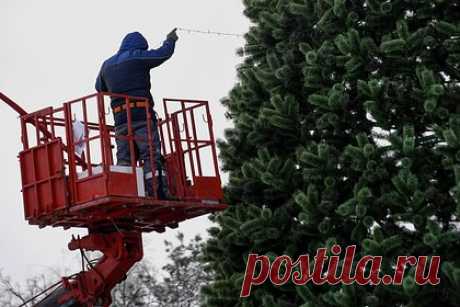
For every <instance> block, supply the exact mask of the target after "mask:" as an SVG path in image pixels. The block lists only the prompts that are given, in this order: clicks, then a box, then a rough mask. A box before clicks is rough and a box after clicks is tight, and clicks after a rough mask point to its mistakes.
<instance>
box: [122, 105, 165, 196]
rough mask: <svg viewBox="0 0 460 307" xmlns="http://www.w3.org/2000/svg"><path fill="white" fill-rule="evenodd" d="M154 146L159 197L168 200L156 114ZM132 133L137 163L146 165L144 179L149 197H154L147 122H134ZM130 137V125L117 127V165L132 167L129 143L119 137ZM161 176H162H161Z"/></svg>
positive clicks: (153, 134) (153, 124)
mask: <svg viewBox="0 0 460 307" xmlns="http://www.w3.org/2000/svg"><path fill="white" fill-rule="evenodd" d="M151 126H152V137H153V140H152V145H153V148H152V149H153V161H154V163H155V167H156V170H155V176H156V178H157V195H158V198H160V199H166V198H167V196H168V191H167V180H166V178H164V176H163V173H164V172H163V165H162V160H161V143H160V136H159V134H158V126H157V117H156V114H155V115H154V116H153V120H152V125H151ZM132 132H133V134H134V137H135V138H136V139H135V140H134V151H135V153H134V154H135V155H136V161H142V163H143V165H144V178H145V185H146V192H147V195H148V196H153V190H152V189H153V184H152V180H153V179H152V167H151V161H150V151H149V143H148V142H147V139H148V136H149V135H148V126H147V122H146V121H135V122H132ZM126 135H128V124H127V123H126V124H122V125H119V126H116V127H115V136H116V137H117V138H116V143H117V165H123V166H128V165H131V155H130V146H129V141H128V140H126V139H121V138H119V136H126ZM159 174H160V176H159Z"/></svg>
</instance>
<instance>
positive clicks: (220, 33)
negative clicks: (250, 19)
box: [177, 28, 244, 37]
mask: <svg viewBox="0 0 460 307" xmlns="http://www.w3.org/2000/svg"><path fill="white" fill-rule="evenodd" d="M177 31H181V32H187V33H200V34H207V35H216V36H233V37H244V35H243V34H238V33H223V32H215V31H209V30H208V31H204V30H195V29H187V28H177Z"/></svg>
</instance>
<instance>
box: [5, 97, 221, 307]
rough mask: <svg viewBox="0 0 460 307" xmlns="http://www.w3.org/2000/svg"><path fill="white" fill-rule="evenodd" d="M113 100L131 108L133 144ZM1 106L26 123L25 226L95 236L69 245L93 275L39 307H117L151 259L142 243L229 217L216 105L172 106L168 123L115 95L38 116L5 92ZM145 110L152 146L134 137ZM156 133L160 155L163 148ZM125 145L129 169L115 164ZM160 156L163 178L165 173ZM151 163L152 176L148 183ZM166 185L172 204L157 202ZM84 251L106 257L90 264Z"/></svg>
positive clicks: (85, 274)
mask: <svg viewBox="0 0 460 307" xmlns="http://www.w3.org/2000/svg"><path fill="white" fill-rule="evenodd" d="M114 97H115V98H117V99H124V101H125V105H124V110H125V111H124V112H127V118H128V123H127V126H128V129H127V130H128V132H127V134H126V135H118V134H117V133H116V131H115V127H114V125H113V124H110V123H112V122H113V119H112V118H111V116H108V115H109V114H110V102H109V100H110V99H113V98H114ZM0 100H2V101H4V102H5V103H6V104H7V105H8V106H10V107H11V108H12V109H13V110H15V111H16V112H17V113H18V114H19V116H20V123H21V142H22V144H23V149H22V150H21V152H19V165H20V169H21V179H22V186H21V187H22V195H23V203H24V215H25V219H26V220H27V221H28V223H29V224H31V225H36V226H39V227H40V228H42V227H63V228H64V229H69V228H72V227H78V228H86V229H88V235H86V236H84V237H72V240H71V242H70V243H69V245H68V248H69V249H70V250H79V251H80V252H81V255H82V258H84V260H86V263H87V267H86V268H85V266H84V265H83V270H82V272H80V273H77V274H75V275H72V276H70V277H64V278H63V279H62V281H61V282H60V283H56V284H55V285H53V286H52V287H50V288H49V289H48V292H47V293H43V294H46V297H45V298H44V299H42V301H41V302H40V303H38V304H36V305H35V307H51V306H55V307H109V306H110V304H111V303H112V297H111V291H112V290H113V288H114V287H115V286H116V285H117V284H119V283H120V282H122V281H123V280H125V279H126V277H127V274H128V272H129V270H130V269H131V268H132V267H133V265H135V264H136V263H137V262H138V261H140V260H141V259H142V258H143V246H142V233H144V232H146V233H148V232H153V231H155V232H159V233H162V232H164V231H165V229H166V227H169V228H176V227H178V225H179V223H180V222H182V221H184V220H187V219H191V218H194V217H197V216H200V215H204V214H208V213H214V212H218V211H221V210H224V209H225V208H226V207H227V205H226V204H224V203H223V191H222V187H221V179H220V174H219V167H218V160H217V153H216V144H215V139H214V133H213V129H212V125H213V121H212V117H211V113H210V109H209V105H208V102H207V101H204V100H190V99H163V109H164V112H163V113H164V114H163V116H164V117H163V118H158V120H154V116H155V115H154V113H153V112H152V105H151V104H150V103H149V102H148V101H147V100H146V98H143V97H130V96H126V95H120V94H113V93H96V94H92V95H88V96H85V97H82V98H78V99H75V100H71V101H68V102H65V103H63V104H62V105H60V106H58V107H47V108H43V109H41V110H38V111H35V112H31V113H28V112H27V111H25V110H24V109H23V108H22V107H21V106H19V104H17V103H15V102H14V101H13V100H12V99H10V98H9V97H8V96H6V95H4V94H3V93H1V92H0ZM133 101H134V102H133ZM136 102H143V103H142V104H139V103H136ZM140 107H142V108H144V107H145V112H146V114H147V120H146V121H145V124H146V126H147V131H148V135H147V136H145V137H143V138H142V137H139V136H138V135H136V134H135V133H134V128H133V125H132V124H133V123H132V120H131V109H132V108H140ZM107 110H109V111H108V112H107ZM78 117H79V118H80V120H79V119H78ZM200 119H202V121H199V120H200ZM154 123H155V124H156V125H157V126H153V124H154ZM154 133H156V134H157V136H158V137H159V138H160V140H161V143H160V144H161V148H155V146H157V144H158V143H155V142H154V141H153V140H154V136H153V134H154ZM120 141H123V142H128V144H129V151H130V157H131V164H130V165H118V164H117V163H114V156H115V155H114V148H115V146H114V144H118V143H119V142H120ZM143 143H144V144H143ZM145 143H146V144H145ZM139 144H142V145H143V146H144V145H147V147H148V150H149V159H148V161H142V160H139V159H138V158H137V157H138V148H137V146H138V145H139ZM157 153H161V159H162V161H163V162H161V164H162V165H161V167H162V170H161V172H160V171H157V170H156V167H157V165H158V164H157V160H155V155H156V154H157ZM146 159H147V158H146ZM147 163H148V164H149V165H150V166H151V168H152V169H151V171H145V174H144V165H145V164H147ZM159 180H161V182H165V183H166V184H167V186H168V189H169V193H170V196H169V197H168V198H167V199H160V198H159V196H158V193H157V192H156V189H155V187H156V184H157V182H159ZM148 184H151V185H152V186H150V188H151V189H150V191H153V195H151V193H150V192H148V191H149V189H148V188H149V186H148ZM85 251H98V252H101V253H102V256H101V257H100V258H99V259H97V260H95V261H90V260H88V259H87V257H86V254H85ZM56 287H57V288H56ZM53 288H54V290H53V291H51V289H53ZM34 299H36V297H35V298H34Z"/></svg>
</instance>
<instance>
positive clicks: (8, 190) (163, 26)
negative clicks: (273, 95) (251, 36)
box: [0, 0, 249, 281]
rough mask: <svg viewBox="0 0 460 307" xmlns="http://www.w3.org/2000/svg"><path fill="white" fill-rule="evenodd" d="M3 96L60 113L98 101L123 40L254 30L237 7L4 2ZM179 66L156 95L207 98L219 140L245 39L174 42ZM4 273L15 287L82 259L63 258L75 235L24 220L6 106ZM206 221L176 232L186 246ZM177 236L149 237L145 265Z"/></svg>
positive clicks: (155, 75)
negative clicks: (102, 73) (83, 101)
mask: <svg viewBox="0 0 460 307" xmlns="http://www.w3.org/2000/svg"><path fill="white" fill-rule="evenodd" d="M0 11H1V12H2V18H1V19H0V39H1V41H0V42H1V43H0V91H1V92H3V93H5V94H6V95H9V96H10V97H11V98H13V99H14V100H16V101H17V102H19V103H20V104H21V106H23V107H24V108H25V109H26V110H28V111H33V110H37V109H40V108H42V107H46V106H50V105H51V106H52V105H58V104H60V103H62V102H63V101H66V100H70V99H72V98H77V97H80V96H84V95H86V94H89V93H92V92H94V89H93V87H94V79H95V76H96V74H97V72H98V70H99V67H100V65H101V63H102V61H103V60H104V59H106V58H107V57H109V56H111V55H112V54H113V53H114V52H116V50H117V49H118V47H119V44H120V42H121V40H122V38H123V36H124V35H125V34H126V33H128V32H132V31H140V32H141V33H143V34H144V36H145V37H146V38H147V40H148V41H149V44H150V46H151V47H157V46H159V45H160V44H161V42H162V41H163V40H164V38H165V36H166V34H167V33H168V32H169V31H170V30H171V29H172V28H174V27H182V28H194V29H203V30H211V31H220V32H234V33H245V32H246V31H247V29H248V27H249V21H248V20H247V19H246V18H245V17H244V16H243V14H242V11H243V5H242V3H241V1H240V0H232V1H228V0H227V1H215V0H195V1H184V0H182V1H180V0H168V1H158V0H150V1H148V0H142V1H121V0H120V1H114V0H111V1H109V0H103V1H102V0H100V1H91V0H81V1H63V0H41V1H25V0H2V1H0ZM178 34H179V37H180V38H179V41H178V43H177V46H176V53H175V55H174V56H173V58H172V59H171V60H170V61H169V62H166V63H165V64H163V66H161V67H159V68H156V69H154V70H152V94H153V97H154V99H155V100H157V101H158V100H160V99H161V98H163V97H180V98H196V99H206V100H209V101H210V102H211V110H212V112H213V116H214V124H215V126H214V131H215V133H216V135H217V137H222V135H223V130H224V128H225V127H228V126H229V125H230V123H229V122H226V121H225V118H224V112H225V110H224V109H223V108H222V106H221V105H220V104H219V99H220V98H222V97H223V96H225V95H226V94H227V93H228V91H229V90H230V89H231V88H232V86H233V85H234V83H235V81H236V77H235V76H236V70H235V67H236V65H237V64H238V63H239V62H240V61H241V59H240V58H238V57H237V56H236V55H235V50H236V49H237V48H238V47H241V46H242V45H243V39H240V38H233V37H216V36H207V35H202V34H188V33H180V32H179V33H178ZM0 116H1V121H0V131H1V134H2V143H1V146H0V159H1V160H0V161H1V164H0V167H1V168H2V171H1V173H2V176H3V178H1V179H0V180H1V188H0V189H1V193H0V269H1V270H3V272H4V273H6V274H8V275H11V276H13V278H14V279H15V280H16V281H23V280H24V279H25V278H26V277H29V276H32V275H34V274H36V273H38V272H42V271H46V270H48V268H53V269H56V268H57V269H62V268H64V267H70V269H75V270H78V265H79V263H78V260H77V258H76V253H71V252H68V251H67V250H66V246H67V243H68V241H69V240H70V237H71V235H72V234H73V233H78V231H75V230H67V231H64V230H62V229H61V228H46V229H38V227H34V226H29V225H28V224H27V223H26V222H25V221H24V217H23V208H22V198H21V194H20V174H19V166H18V161H17V154H18V152H19V150H20V149H21V143H20V129H19V121H18V119H17V115H16V114H15V113H14V112H13V111H12V110H10V109H9V108H8V107H7V106H4V105H2V104H0ZM209 225H210V224H209V222H208V220H207V218H206V217H201V218H196V219H194V220H192V221H189V222H184V223H182V224H181V225H180V227H179V230H181V231H183V232H185V233H186V235H187V237H190V236H192V235H195V234H197V233H201V234H204V233H205V229H206V228H207V227H209ZM175 233H176V231H171V230H170V231H168V232H167V233H165V234H156V233H155V234H149V235H146V236H144V238H145V239H144V242H145V243H146V251H145V258H146V259H148V260H149V261H150V262H152V263H156V264H157V265H158V266H159V265H161V264H163V263H164V261H165V258H164V253H163V251H162V249H163V244H162V242H163V240H164V239H172V238H173V237H174V234H175Z"/></svg>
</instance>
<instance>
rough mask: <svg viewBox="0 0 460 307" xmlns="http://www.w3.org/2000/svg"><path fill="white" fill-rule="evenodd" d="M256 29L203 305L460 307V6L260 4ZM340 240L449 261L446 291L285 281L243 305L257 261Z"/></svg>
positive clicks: (262, 0)
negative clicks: (252, 257) (250, 260)
mask: <svg viewBox="0 0 460 307" xmlns="http://www.w3.org/2000/svg"><path fill="white" fill-rule="evenodd" d="M244 3H245V6H246V9H245V12H244V13H245V15H246V16H247V17H248V18H250V20H251V21H252V22H253V26H252V27H251V28H250V31H249V32H248V33H247V34H246V36H245V38H246V45H245V46H244V48H242V49H241V50H239V51H238V52H239V54H241V55H242V56H243V58H244V62H243V64H242V65H241V66H240V67H238V76H239V82H238V83H237V84H236V85H235V87H234V88H233V89H232V90H231V92H230V93H229V95H228V97H227V98H226V99H224V100H223V104H224V105H225V107H226V108H227V109H228V113H227V116H228V117H229V118H230V119H232V120H233V122H234V128H232V129H229V130H227V131H226V132H225V140H224V141H220V143H219V146H220V150H221V159H222V161H223V169H224V170H225V171H227V172H229V175H230V178H229V183H228V185H227V187H226V198H227V202H228V203H229V205H230V207H229V209H228V210H226V211H225V212H224V213H223V214H220V215H217V216H213V217H212V219H213V220H214V221H216V222H217V223H218V225H217V226H216V227H213V228H211V229H210V234H211V236H212V237H211V239H210V240H209V241H208V242H207V245H206V247H205V249H204V252H205V256H206V261H208V263H209V264H210V266H211V268H212V269H213V271H214V273H215V280H214V281H213V282H212V283H211V284H210V285H209V286H208V287H206V288H205V289H204V290H203V291H204V294H205V295H206V298H207V300H206V303H205V304H204V306H209V307H212V306H219V307H222V306H303V307H306V306H324V307H326V306H343V307H354V306H460V291H459V290H460V236H459V232H458V229H459V228H458V223H459V216H460V109H459V105H460V84H459V82H460V2H459V1H450V0H435V1H431V0H430V1H428V0H387V1H382V0H353V1H351V0H293V1H289V0H245V1H244ZM333 243H338V244H340V245H342V246H347V245H352V244H356V245H357V251H358V255H357V257H359V256H362V255H366V254H374V255H382V256H383V257H384V264H383V272H382V274H391V275H393V268H392V265H394V263H395V261H396V257H397V256H399V255H414V256H421V255H427V256H431V255H440V256H441V263H442V270H441V272H440V278H441V284H440V285H438V286H423V287H419V286H415V284H414V281H413V274H412V275H410V272H411V271H409V269H408V272H407V273H406V279H405V280H404V283H403V285H402V286H383V285H379V286H356V285H352V286H342V285H337V286H328V285H325V286H313V285H308V286H305V287H296V286H295V285H293V284H292V283H288V284H286V285H284V286H281V287H276V286H273V285H271V284H270V283H269V282H267V283H265V284H264V285H261V286H257V287H254V288H253V292H252V294H251V296H250V297H248V298H245V299H240V298H239V293H240V289H241V284H242V280H243V275H244V272H245V265H246V259H247V255H248V254H249V253H258V254H262V255H268V256H269V257H270V258H274V257H275V256H278V255H290V256H291V257H293V258H297V257H298V256H299V255H301V254H306V253H309V254H311V255H314V254H315V252H316V249H317V248H319V247H330V246H331V245H332V244H333Z"/></svg>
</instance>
